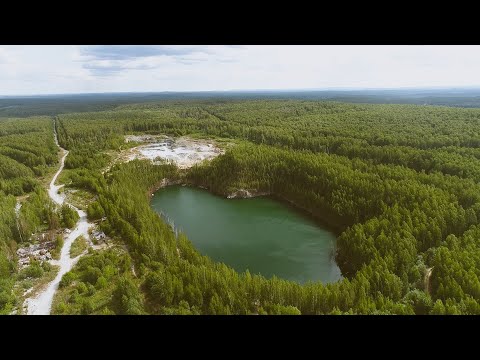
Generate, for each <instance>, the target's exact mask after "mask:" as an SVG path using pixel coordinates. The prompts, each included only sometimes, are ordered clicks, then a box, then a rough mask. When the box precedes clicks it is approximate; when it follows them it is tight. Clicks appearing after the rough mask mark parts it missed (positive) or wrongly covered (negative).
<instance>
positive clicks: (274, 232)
mask: <svg viewBox="0 0 480 360" xmlns="http://www.w3.org/2000/svg"><path fill="white" fill-rule="evenodd" d="M151 205H152V207H153V209H154V210H155V211H157V212H159V213H160V212H163V214H165V215H166V216H168V217H169V218H170V219H171V220H173V221H174V223H175V226H176V227H177V228H179V229H180V230H181V231H183V232H184V233H185V234H186V235H187V236H188V238H189V239H190V241H192V243H193V244H194V245H195V247H196V248H197V249H198V250H199V251H200V252H201V253H202V254H204V255H208V256H209V257H210V258H212V259H213V260H216V261H220V262H223V263H225V264H227V265H229V266H231V267H233V268H234V269H236V270H237V271H239V272H243V271H245V270H247V269H248V270H249V271H250V273H252V274H258V273H260V274H262V275H263V276H265V277H267V278H269V277H272V276H273V275H275V276H277V277H280V278H283V279H288V280H293V281H297V282H299V283H305V282H307V281H321V282H323V283H328V282H335V281H337V280H339V279H340V278H341V272H340V269H339V268H338V266H337V264H336V263H335V259H334V249H335V241H336V238H335V234H334V233H333V232H331V231H329V230H327V229H325V228H323V227H322V226H321V225H319V224H318V223H317V222H316V221H315V220H313V219H312V218H310V217H308V216H306V215H305V214H303V213H302V212H300V211H298V210H296V209H294V208H292V207H291V206H289V205H286V204H284V203H282V202H279V201H277V200H274V199H272V198H269V197H257V198H252V199H231V200H229V199H225V198H222V197H219V196H216V195H213V194H211V193H209V192H208V191H206V190H201V189H196V188H191V187H187V186H168V187H166V188H163V189H160V190H159V191H157V192H156V193H155V195H154V196H153V198H152V202H151Z"/></svg>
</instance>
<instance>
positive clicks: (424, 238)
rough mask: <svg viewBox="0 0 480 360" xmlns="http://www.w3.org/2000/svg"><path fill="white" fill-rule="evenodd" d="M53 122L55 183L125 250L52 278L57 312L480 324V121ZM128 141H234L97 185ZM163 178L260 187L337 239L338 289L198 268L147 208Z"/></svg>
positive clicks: (338, 112)
mask: <svg viewBox="0 0 480 360" xmlns="http://www.w3.org/2000/svg"><path fill="white" fill-rule="evenodd" d="M56 124H57V131H58V134H59V141H60V144H61V145H62V146H63V147H65V148H66V149H68V150H70V154H69V156H68V158H67V162H66V164H65V166H66V168H67V174H68V186H69V187H76V188H81V189H83V190H85V191H88V192H90V193H91V194H92V195H94V196H95V199H96V200H95V201H94V202H93V203H91V204H90V205H89V207H88V216H89V218H90V219H91V220H99V219H105V220H104V221H102V222H101V223H100V224H101V225H100V226H101V228H102V230H103V231H105V232H106V233H107V234H108V235H109V236H111V237H113V238H114V239H117V240H118V241H119V242H120V243H123V244H125V246H126V248H127V249H128V251H127V252H125V253H122V255H121V256H117V257H116V256H113V255H112V252H113V250H108V251H102V252H98V253H92V254H90V255H87V256H85V257H84V258H82V259H81V261H80V262H79V263H78V266H77V267H76V268H75V269H74V270H73V271H71V272H69V273H67V274H66V275H65V276H64V280H62V284H61V296H60V298H59V299H56V305H55V307H54V312H55V313H69V314H74V313H83V314H89V313H116V314H144V313H153V314H254V313H258V314H300V313H301V314H342V313H349V314H479V313H480V253H479V250H478V249H479V239H480V237H479V234H480V227H479V222H478V219H479V217H480V192H479V190H480V185H479V184H478V182H479V179H480V167H479V165H478V160H479V158H480V152H479V151H478V147H479V145H480V126H479V125H480V110H477V109H464V108H448V107H434V106H415V105H369V104H346V103H335V102H329V101H322V102H318V101H304V100H301V101H300V100H255V101H243V100H235V101H169V102H165V101H164V102H149V103H140V104H124V105H120V106H118V107H116V108H115V109H113V110H107V111H99V112H83V113H69V114H60V115H58V116H57V122H56ZM131 133H148V134H168V135H174V136H180V135H196V136H205V137H222V138H230V139H236V142H237V145H236V146H234V147H233V148H231V149H229V150H227V152H226V154H225V155H222V156H219V157H218V158H216V159H214V160H213V161H211V162H210V163H205V164H201V165H198V166H194V167H193V168H191V169H189V170H187V171H181V170H179V169H177V168H176V167H175V166H173V165H160V166H158V165H157V166H154V165H152V164H151V163H149V162H147V161H138V160H135V161H132V162H129V163H126V164H116V165H114V166H113V167H112V168H111V169H110V170H109V171H107V172H105V173H103V171H104V170H105V167H106V166H107V165H108V164H109V161H110V158H109V155H108V153H111V151H116V150H119V149H121V148H123V147H125V146H126V145H125V143H124V138H123V136H124V135H125V134H131ZM139 174H141V176H139ZM164 178H168V179H180V180H181V181H183V182H185V183H191V184H195V185H199V186H204V187H207V188H209V189H210V191H212V192H214V193H217V194H221V195H227V194H228V193H230V192H232V191H234V190H237V189H240V188H242V189H249V190H251V191H266V192H269V193H271V194H272V195H274V196H277V197H279V198H282V199H285V200H288V201H290V202H292V203H294V204H295V205H296V206H298V207H301V208H303V209H306V210H307V211H309V212H310V213H311V214H312V216H315V217H318V218H321V219H322V220H324V221H327V222H329V223H330V224H331V225H332V226H334V227H336V228H337V229H338V232H339V237H338V243H337V255H336V258H337V262H338V264H339V266H340V268H341V270H342V273H343V275H344V279H342V280H341V281H339V282H337V283H334V284H321V283H308V284H305V285H299V284H296V283H294V282H290V281H286V280H282V279H278V278H275V277H274V278H271V279H266V278H264V277H262V276H259V275H252V274H250V273H249V272H246V273H242V274H239V273H237V272H235V271H234V270H233V269H231V268H229V267H228V266H227V265H225V264H220V263H215V262H213V261H212V260H210V259H209V258H208V257H206V256H202V255H201V254H199V253H198V252H197V251H196V250H195V249H194V248H193V246H192V244H191V243H190V241H189V240H188V239H187V238H186V236H185V235H183V234H180V235H179V236H178V237H177V236H176V235H175V234H174V233H173V231H172V230H171V229H170V228H169V226H168V225H167V224H165V223H164V222H163V221H162V220H161V218H160V217H159V216H157V214H156V213H155V212H154V211H153V210H152V209H151V208H150V206H149V198H148V196H147V194H148V193H149V191H150V189H152V188H155V186H156V184H158V183H159V182H160V181H161V180H162V179H164ZM130 261H131V264H130V263H129V262H130ZM130 265H132V266H133V267H134V268H135V269H136V271H135V273H134V274H132V272H130V271H128V268H129V266H130ZM429 274H431V276H429Z"/></svg>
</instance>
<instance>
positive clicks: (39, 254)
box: [17, 241, 55, 269]
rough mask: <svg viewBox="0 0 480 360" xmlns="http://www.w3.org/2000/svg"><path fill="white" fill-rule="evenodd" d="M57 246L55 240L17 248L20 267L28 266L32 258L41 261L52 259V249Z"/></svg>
mask: <svg viewBox="0 0 480 360" xmlns="http://www.w3.org/2000/svg"><path fill="white" fill-rule="evenodd" d="M54 247H55V242H54V241H46V242H43V243H40V244H35V245H30V246H28V247H24V248H20V249H18V250H17V255H18V265H19V267H20V269H23V268H24V267H26V266H28V265H29V264H30V261H31V259H35V260H39V261H48V260H52V254H51V253H50V250H51V249H53V248H54Z"/></svg>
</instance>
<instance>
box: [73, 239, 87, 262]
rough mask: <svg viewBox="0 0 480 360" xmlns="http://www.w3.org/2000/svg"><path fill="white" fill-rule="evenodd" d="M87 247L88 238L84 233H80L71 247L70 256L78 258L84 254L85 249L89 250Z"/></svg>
mask: <svg viewBox="0 0 480 360" xmlns="http://www.w3.org/2000/svg"><path fill="white" fill-rule="evenodd" d="M87 248H88V243H87V240H86V239H85V238H84V237H83V236H82V235H80V236H79V237H77V238H76V239H75V240H74V241H73V243H72V247H71V248H70V257H71V258H72V259H73V258H76V257H77V256H78V255H80V254H82V253H83V252H84V251H85V250H87Z"/></svg>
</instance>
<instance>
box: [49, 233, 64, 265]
mask: <svg viewBox="0 0 480 360" xmlns="http://www.w3.org/2000/svg"><path fill="white" fill-rule="evenodd" d="M62 248H63V235H57V237H56V239H55V248H53V249H52V250H50V254H51V255H52V258H53V259H55V260H59V259H60V252H61V251H62Z"/></svg>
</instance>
